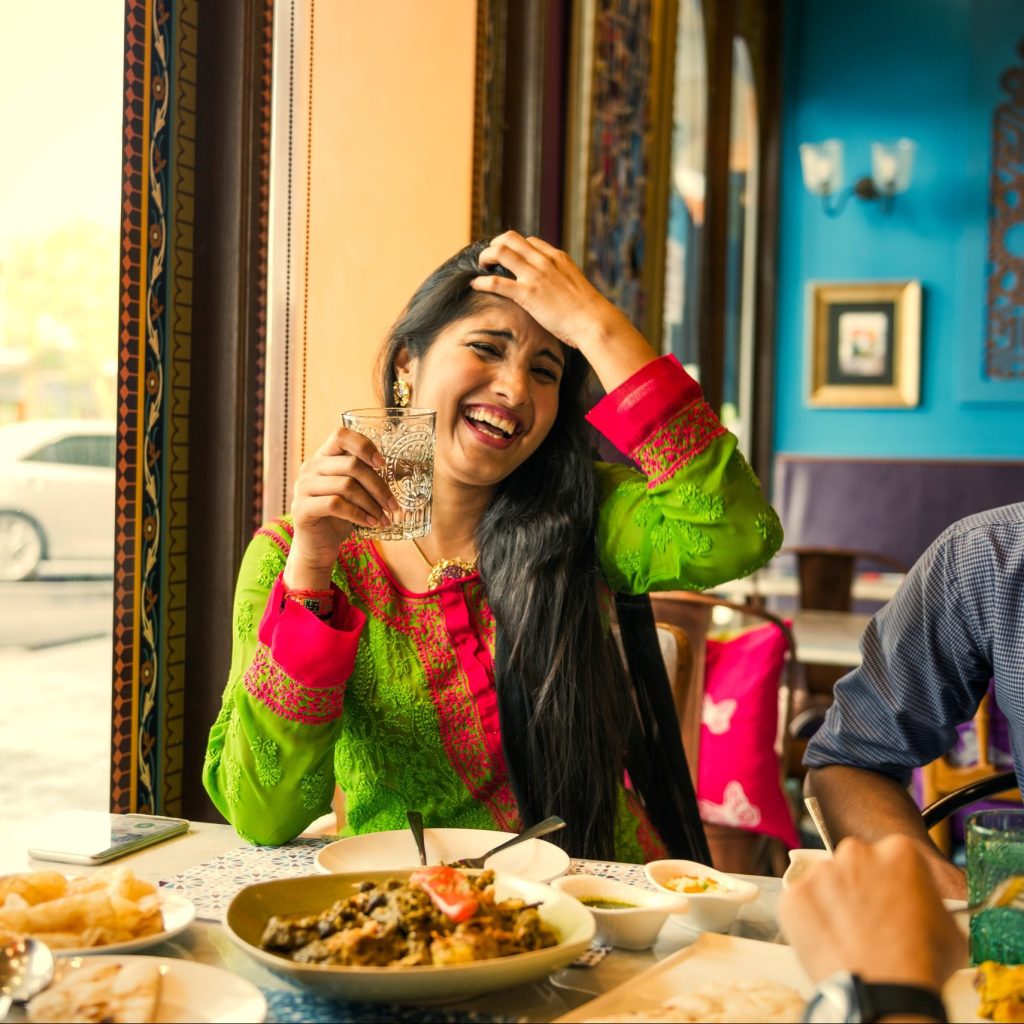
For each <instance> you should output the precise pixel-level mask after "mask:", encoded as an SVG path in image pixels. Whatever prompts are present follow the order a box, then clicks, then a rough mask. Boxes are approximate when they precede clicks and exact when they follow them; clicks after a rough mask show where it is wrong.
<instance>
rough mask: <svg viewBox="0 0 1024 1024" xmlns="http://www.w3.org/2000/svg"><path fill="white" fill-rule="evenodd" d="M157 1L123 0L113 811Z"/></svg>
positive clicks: (120, 774) (119, 755)
mask: <svg viewBox="0 0 1024 1024" xmlns="http://www.w3.org/2000/svg"><path fill="white" fill-rule="evenodd" d="M150 7H151V3H150V2H148V0H125V45H124V119H123V125H122V139H123V148H122V171H121V281H120V317H119V333H118V408H117V420H118V423H117V508H116V513H115V524H116V525H115V537H116V550H115V554H114V662H113V719H112V732H111V779H110V806H111V809H112V810H114V811H129V810H132V809H133V808H134V807H135V806H136V785H135V779H136V773H135V760H136V756H137V745H136V743H135V718H136V707H137V704H138V695H137V693H136V683H137V674H136V668H135V666H136V662H137V650H136V648H137V642H136V625H137V624H136V605H137V602H138V595H137V587H136V566H137V564H138V543H137V541H138V538H137V522H136V519H137V515H136V511H137V508H138V504H139V503H138V494H137V482H138V473H137V466H138V453H139V437H138V423H139V418H138V417H139V398H140V387H139V349H140V338H139V335H140V326H139V325H140V317H141V306H142V301H143V300H142V296H144V295H145V294H146V274H145V266H144V264H143V255H144V252H143V246H142V238H143V234H144V231H145V216H146V196H147V185H146V179H147V174H146V161H145V154H146V148H147V133H148V126H149V117H148V106H149V36H148V28H149V25H150V24H151V17H150V15H151V10H150Z"/></svg>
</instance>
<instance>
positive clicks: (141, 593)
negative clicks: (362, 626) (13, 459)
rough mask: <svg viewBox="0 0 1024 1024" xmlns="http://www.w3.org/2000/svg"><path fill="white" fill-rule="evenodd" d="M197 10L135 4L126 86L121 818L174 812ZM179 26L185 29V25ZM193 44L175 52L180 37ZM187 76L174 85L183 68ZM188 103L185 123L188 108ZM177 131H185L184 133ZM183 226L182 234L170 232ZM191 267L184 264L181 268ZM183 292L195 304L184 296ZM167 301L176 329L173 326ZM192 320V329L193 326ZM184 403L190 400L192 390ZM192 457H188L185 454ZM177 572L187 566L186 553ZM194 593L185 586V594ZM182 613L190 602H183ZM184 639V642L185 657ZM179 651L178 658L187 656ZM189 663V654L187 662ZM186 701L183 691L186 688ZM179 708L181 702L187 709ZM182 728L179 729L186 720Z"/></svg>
mask: <svg viewBox="0 0 1024 1024" xmlns="http://www.w3.org/2000/svg"><path fill="white" fill-rule="evenodd" d="M193 3H194V0H126V5H125V69H124V72H125V77H124V122H123V158H124V163H123V169H122V222H121V269H122V277H121V300H120V307H121V316H120V334H119V338H118V381H119V383H118V437H117V446H118V447H117V508H116V527H115V529H116V542H117V543H116V552H115V562H114V666H113V716H112V734H111V793H110V803H111V808H112V809H113V810H115V811H128V810H137V811H142V812H149V813H152V812H155V811H158V810H162V809H164V807H165V805H166V801H165V799H164V794H163V793H162V792H161V790H160V783H161V778H162V774H163V773H162V770H161V769H162V765H161V763H160V749H161V748H163V749H165V750H166V749H167V744H166V742H164V738H163V737H162V735H161V720H162V719H163V718H164V715H163V709H164V706H165V704H166V703H167V696H168V695H167V685H166V682H164V681H163V679H162V673H161V671H160V666H161V653H162V635H163V632H164V630H165V629H166V623H165V622H164V621H163V617H162V609H163V607H164V605H165V603H166V592H165V586H164V573H165V572H167V574H168V575H169V576H171V575H173V570H174V568H175V564H170V563H166V549H167V529H168V525H167V524H168V522H169V516H168V507H167V506H168V482H167V479H166V478H167V477H168V475H171V478H172V480H177V482H178V487H179V488H180V486H181V481H182V480H184V479H185V473H186V472H187V464H186V467H185V469H184V471H183V470H182V468H181V467H180V466H177V467H175V473H174V474H169V469H170V459H169V457H168V456H169V452H170V449H171V446H172V444H173V443H174V441H175V440H176V439H180V438H181V437H182V436H185V437H186V438H187V416H188V409H187V402H186V404H185V406H184V408H183V409H180V410H178V412H179V413H180V416H179V417H178V418H177V420H176V422H173V423H172V424H171V426H172V427H173V428H174V429H175V430H176V431H177V435H178V436H177V438H176V437H175V433H174V430H169V425H168V423H167V422H166V416H165V408H166V407H167V405H168V403H169V402H171V401H172V400H173V398H174V396H173V395H172V394H170V393H169V392H168V390H167V389H168V386H170V388H171V389H173V388H174V385H175V383H176V381H175V379H174V377H172V376H170V375H169V369H170V366H169V353H168V344H169V335H170V334H171V333H173V334H174V335H175V338H176V340H177V341H178V342H179V344H180V343H181V341H182V339H184V344H185V351H181V352H179V355H180V356H181V357H182V365H181V371H182V372H183V373H185V374H186V379H187V343H188V335H189V330H190V324H189V322H188V312H189V309H190V296H191V219H190V218H191V201H190V199H191V192H190V191H189V188H188V181H189V180H190V177H189V176H190V174H191V166H192V149H193V146H192V145H191V142H190V139H191V135H190V134H189V133H190V132H191V126H192V123H193V118H192V117H191V116H188V117H186V118H185V122H186V128H187V130H186V132H185V133H183V134H182V136H181V137H180V139H178V146H177V148H176V151H175V154H174V164H175V167H176V170H177V171H179V172H180V173H182V174H183V178H182V187H181V188H180V189H175V188H174V187H173V186H172V182H171V178H172V175H171V164H172V158H171V136H172V118H171V109H172V107H171V93H172V88H173V86H174V81H173V79H174V78H175V77H178V78H182V79H188V80H189V81H190V82H191V83H192V85H191V86H190V88H191V89H192V92H191V97H192V101H193V103H194V82H195V18H194V13H193V17H192V18H191V19H189V18H187V17H186V18H184V19H182V18H181V17H180V14H181V11H182V10H190V9H191V8H192V5H193ZM176 11H177V13H178V14H179V17H177V18H176V17H175V13H176ZM176 32H177V33H182V32H184V34H185V35H186V37H188V38H189V39H190V43H189V46H188V47H178V46H177V45H175V44H176V43H177V42H178V40H177V39H176V38H174V36H175V33H176ZM179 50H180V59H181V62H182V63H181V64H179V66H178V67H177V68H176V70H175V73H174V74H173V75H172V68H173V66H174V65H173V64H172V61H173V60H174V59H175V58H177V57H179ZM176 103H178V113H179V114H180V113H181V109H180V108H181V104H180V102H179V101H178V98H176ZM173 130H177V126H175V128H174V129H173ZM184 196H188V202H187V203H183V207H182V210H181V211H180V214H181V216H180V223H175V222H174V221H172V209H173V204H174V202H175V200H181V199H182V198H183V197H184ZM172 223H175V228H176V233H174V232H172V230H171V225H172ZM171 251H173V253H174V258H175V259H177V260H179V266H178V267H177V268H176V272H177V279H178V285H179V293H177V294H176V293H175V292H174V291H172V290H171V287H170V285H169V277H170V273H169V264H170V260H169V252H171ZM181 260H184V261H185V262H184V264H181V263H180V261H181ZM181 289H184V293H182V292H181ZM168 296H173V298H172V300H171V302H170V307H171V308H172V309H174V310H175V316H176V321H175V323H174V325H173V326H172V325H171V324H170V323H169V319H170V309H169V308H168V306H169V303H168ZM182 317H184V318H185V319H184V320H182ZM185 397H186V398H187V389H186V394H185ZM185 451H186V453H187V448H186V449H185ZM176 565H177V566H179V567H180V566H183V565H184V553H183V552H179V553H178V556H177V559H176ZM180 586H181V587H182V588H183V586H184V581H183V579H182V580H181V582H180ZM181 600H182V603H183V596H182V598H181ZM183 642H184V637H183V635H181V636H180V645H183ZM180 645H179V646H180ZM178 653H179V654H180V651H179V652H178ZM178 689H179V690H180V680H179V683H178ZM179 705H180V701H179ZM177 717H180V715H179V716H177Z"/></svg>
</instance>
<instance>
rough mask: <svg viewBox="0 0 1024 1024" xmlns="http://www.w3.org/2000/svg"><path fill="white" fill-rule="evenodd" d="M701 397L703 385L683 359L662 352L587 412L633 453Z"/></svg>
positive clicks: (624, 450)
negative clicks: (693, 375)
mask: <svg viewBox="0 0 1024 1024" xmlns="http://www.w3.org/2000/svg"><path fill="white" fill-rule="evenodd" d="M700 398H703V392H702V391H701V389H700V385H699V384H698V383H697V382H696V381H695V380H694V379H693V378H692V377H691V376H690V375H689V374H688V373H687V372H686V371H685V370H684V369H683V368H682V366H681V365H680V363H679V360H678V359H676V357H675V356H661V357H660V358H658V359H653V360H652V361H651V362H649V363H648V364H647V365H646V366H642V367H641V368H640V369H639V370H637V371H636V373H634V374H633V376H632V377H630V378H629V379H628V380H626V381H623V383H621V384H620V385H619V386H618V387H617V388H616V389H615V390H614V391H611V392H609V394H607V395H605V396H604V398H602V399H601V401H600V402H598V403H597V405H595V406H594V408H593V409H591V410H590V412H589V413H587V422H588V423H589V424H590V425H591V426H592V427H594V428H595V429H596V430H599V431H600V432H601V433H602V434H604V436H605V437H607V438H608V440H609V441H611V443H612V444H613V445H615V447H616V448H618V449H619V451H620V452H622V454H623V455H630V456H631V455H632V454H633V452H634V451H635V450H636V449H637V448H639V447H640V445H642V444H643V443H644V441H646V440H647V439H648V438H649V437H650V436H651V434H653V433H654V432H655V431H656V430H658V428H659V427H661V426H662V425H663V424H664V423H665V421H666V420H669V419H671V418H672V417H673V416H674V415H675V414H676V413H678V412H679V410H680V409H682V408H683V406H685V405H688V404H689V403H690V402H693V401H695V400H697V399H700Z"/></svg>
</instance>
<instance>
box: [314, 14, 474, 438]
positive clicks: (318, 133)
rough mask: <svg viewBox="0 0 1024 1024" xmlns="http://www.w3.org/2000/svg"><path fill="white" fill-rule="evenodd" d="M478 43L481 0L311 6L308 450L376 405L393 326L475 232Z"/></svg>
mask: <svg viewBox="0 0 1024 1024" xmlns="http://www.w3.org/2000/svg"><path fill="white" fill-rule="evenodd" d="M475 49H476V0H429V2H425V0H374V2H373V3H367V2H366V0H329V2H326V3H319V4H317V6H316V23H315V49H314V78H313V159H312V175H311V211H310V213H311V222H310V223H311V228H310V231H311V235H310V260H309V305H308V314H309V323H308V339H309V349H308V371H309V372H308V382H307V402H306V408H307V414H306V446H307V449H309V450H314V449H315V448H316V447H317V446H319V444H320V443H321V440H322V439H323V437H325V436H326V435H327V434H328V433H330V431H331V430H333V429H334V427H335V426H336V425H337V424H338V422H339V420H340V414H341V412H342V410H344V409H348V408H352V407H355V406H359V405H376V404H378V400H377V397H376V394H375V391H374V386H373V382H372V378H373V369H374V365H375V361H376V357H377V354H378V352H379V349H380V345H381V341H382V340H383V338H384V335H385V333H386V331H387V329H388V327H389V326H390V325H391V323H392V322H393V321H394V320H395V319H396V317H397V316H398V314H399V312H400V311H401V309H402V307H403V306H404V305H405V303H406V301H407V300H408V298H409V296H410V295H411V294H412V292H413V290H414V289H415V288H416V286H417V285H418V284H419V283H420V282H421V281H422V280H423V278H424V277H425V276H426V275H427V274H428V273H429V272H430V271H431V270H432V269H433V268H434V267H435V266H437V264H439V263H440V262H441V261H442V260H444V259H445V258H446V257H448V256H449V255H451V254H452V253H453V252H455V250H456V249H458V248H460V247H461V246H463V245H465V244H466V243H467V242H468V241H469V240H470V239H469V231H470V199H471V194H470V192H471V178H472V159H473V90H474V60H475ZM300 266H301V264H300Z"/></svg>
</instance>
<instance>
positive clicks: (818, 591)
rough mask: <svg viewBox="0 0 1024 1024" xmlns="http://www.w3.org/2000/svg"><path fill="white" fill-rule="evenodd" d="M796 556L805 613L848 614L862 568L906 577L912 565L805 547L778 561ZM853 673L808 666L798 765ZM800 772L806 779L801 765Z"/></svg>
mask: <svg viewBox="0 0 1024 1024" xmlns="http://www.w3.org/2000/svg"><path fill="white" fill-rule="evenodd" d="M783 555H791V556H793V557H794V558H795V560H796V572H797V579H798V581H799V590H798V603H799V606H800V608H802V609H814V610H819V611H835V612H848V611H851V610H852V607H853V581H854V578H855V575H856V572H857V570H858V569H864V568H882V569H885V570H887V571H889V572H898V573H903V574H906V573H907V572H908V571H909V570H908V567H907V566H906V565H905V564H904V563H903V562H901V561H900V560H899V559H896V558H893V557H892V556H891V555H886V554H883V553H882V552H880V551H865V550H861V549H856V548H839V547H827V546H820V545H819V546H811V545H805V546H800V547H787V548H783V549H782V550H781V551H780V552H779V557H781V556H783ZM848 671H849V669H846V668H841V667H838V666H836V665H815V664H810V663H805V665H804V679H805V682H806V684H807V691H806V703H805V704H804V705H803V706H802V707H797V708H796V709H795V712H796V715H797V718H796V721H795V735H796V743H797V753H798V754H799V756H798V757H796V758H794V760H795V761H796V765H797V766H799V763H800V760H801V759H802V756H803V749H804V747H806V744H807V740H808V739H810V737H811V736H813V735H814V733H815V732H816V731H817V729H818V727H819V726H820V725H821V723H822V722H823V721H824V720H825V712H826V711H828V709H829V707H830V706H831V704H832V690H833V688H834V687H835V684H836V682H837V681H838V680H839V679H841V678H842V677H843V676H844V675H846V673H847V672H848ZM795 774H797V775H798V776H801V777H802V775H803V770H802V768H799V767H796V768H795Z"/></svg>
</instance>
